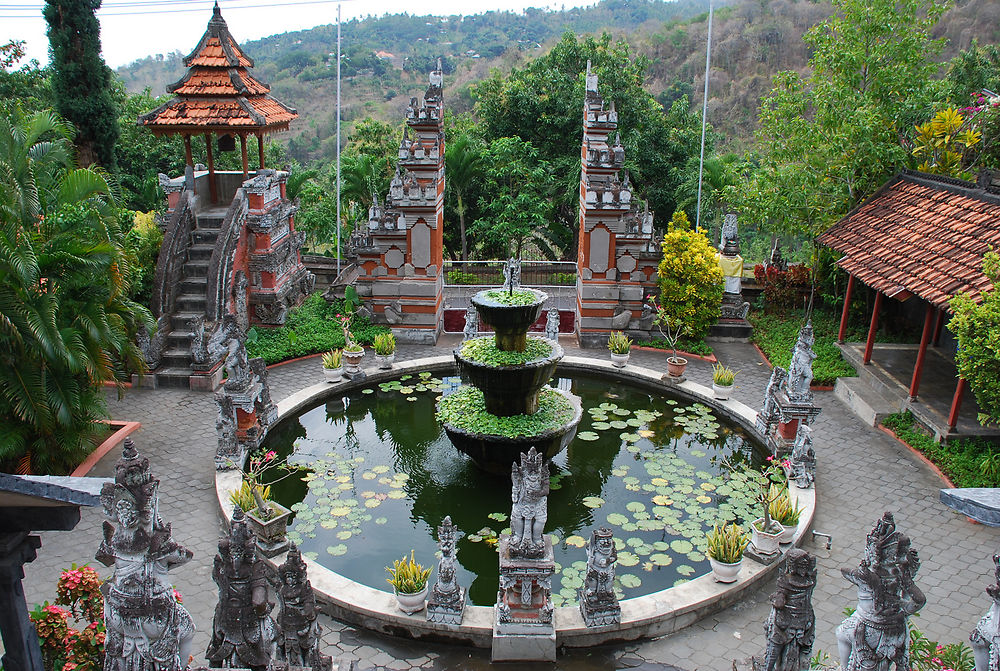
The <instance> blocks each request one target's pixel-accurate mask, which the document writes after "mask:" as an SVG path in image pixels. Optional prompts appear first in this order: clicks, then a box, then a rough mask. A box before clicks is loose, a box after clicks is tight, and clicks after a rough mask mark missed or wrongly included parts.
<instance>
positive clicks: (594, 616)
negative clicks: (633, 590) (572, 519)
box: [579, 527, 622, 627]
mask: <svg viewBox="0 0 1000 671" xmlns="http://www.w3.org/2000/svg"><path fill="white" fill-rule="evenodd" d="M616 561H618V551H617V550H616V549H615V539H614V536H613V534H612V531H611V529H608V528H606V527H601V528H600V529H595V530H594V532H593V534H591V536H590V543H589V544H588V545H587V574H586V576H585V578H584V582H583V587H581V588H580V594H579V597H580V614H581V615H583V621H584V622H585V623H586V624H587V626H588V627H598V626H602V625H607V624H617V623H618V622H621V619H622V609H621V606H619V605H618V597H617V596H615V590H614V583H615V562H616Z"/></svg>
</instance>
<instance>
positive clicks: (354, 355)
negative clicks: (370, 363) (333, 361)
mask: <svg viewBox="0 0 1000 671" xmlns="http://www.w3.org/2000/svg"><path fill="white" fill-rule="evenodd" d="M340 356H341V357H342V358H343V360H344V372H345V373H348V374H354V373H359V372H361V360H362V359H364V358H365V351H364V350H363V349H362V350H361V351H360V352H348V351H347V350H344V351H343V352H342V353H341V355H340Z"/></svg>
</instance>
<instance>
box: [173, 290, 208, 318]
mask: <svg viewBox="0 0 1000 671" xmlns="http://www.w3.org/2000/svg"><path fill="white" fill-rule="evenodd" d="M176 307H177V310H178V311H180V312H197V313H201V314H204V312H205V296H204V294H202V295H201V296H199V295H197V294H181V295H180V296H178V297H177V302H176Z"/></svg>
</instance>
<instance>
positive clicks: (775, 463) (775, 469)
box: [724, 457, 788, 555]
mask: <svg viewBox="0 0 1000 671" xmlns="http://www.w3.org/2000/svg"><path fill="white" fill-rule="evenodd" d="M767 462H768V463H767V466H765V467H764V468H763V469H762V470H759V471H758V470H755V469H753V468H740V469H737V468H735V467H734V466H733V465H732V464H730V463H728V462H724V465H725V466H726V467H727V468H728V469H729V470H730V471H732V473H733V480H734V482H742V483H743V484H745V485H746V486H747V487H749V488H750V489H751V490H752V491H753V492H754V493H755V495H754V498H755V499H756V500H757V503H759V504H760V506H761V510H762V512H763V516H762V517H758V518H757V519H755V520H754V521H753V522H752V523H751V524H750V545H751V546H752V547H753V549H754V551H756V552H757V553H758V554H760V555H774V554H777V553H778V551H779V548H778V538H779V537H780V536H781V532H782V528H781V525H780V524H778V522H776V521H775V520H774V519H773V518H772V517H771V503H772V502H773V501H774V500H775V499H776V498H778V497H779V496H781V489H782V487H783V486H784V483H785V479H784V472H783V471H782V467H783V466H784V465H786V464H787V463H788V460H781V461H779V460H777V459H775V458H774V457H768V458H767ZM772 485H778V487H773V486H772Z"/></svg>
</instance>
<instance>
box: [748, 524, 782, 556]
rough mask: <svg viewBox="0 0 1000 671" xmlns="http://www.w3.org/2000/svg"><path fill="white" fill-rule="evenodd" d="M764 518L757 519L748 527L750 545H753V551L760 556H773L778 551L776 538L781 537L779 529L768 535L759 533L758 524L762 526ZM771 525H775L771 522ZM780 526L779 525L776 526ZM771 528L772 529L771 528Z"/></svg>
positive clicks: (764, 532) (763, 532) (762, 532)
mask: <svg viewBox="0 0 1000 671" xmlns="http://www.w3.org/2000/svg"><path fill="white" fill-rule="evenodd" d="M763 522H764V518H763V517H758V518H757V519H755V520H754V521H753V524H751V525H750V544H751V545H753V547H754V549H755V550H757V552H759V553H760V554H762V555H773V554H777V553H778V552H779V551H780V548H779V547H778V538H780V537H781V533H782V532H781V529H779V530H778V531H775V532H773V533H768V532H766V531H760V530H758V529H757V525H758V524H763ZM772 524H777V523H776V522H774V521H773V520H772ZM778 526H779V527H780V526H781V525H780V524H779V525H778ZM772 528H773V527H772Z"/></svg>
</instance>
